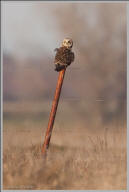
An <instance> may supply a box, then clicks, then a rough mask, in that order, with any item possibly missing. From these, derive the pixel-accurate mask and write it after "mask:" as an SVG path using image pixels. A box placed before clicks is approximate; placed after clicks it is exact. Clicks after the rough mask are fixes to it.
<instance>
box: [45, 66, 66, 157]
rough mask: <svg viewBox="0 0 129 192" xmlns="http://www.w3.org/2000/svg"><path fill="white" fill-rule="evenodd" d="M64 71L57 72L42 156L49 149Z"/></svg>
mask: <svg viewBox="0 0 129 192" xmlns="http://www.w3.org/2000/svg"><path fill="white" fill-rule="evenodd" d="M65 71H66V69H63V70H61V71H60V72H59V76H58V81H57V86H56V91H55V96H54V99H53V102H52V108H51V112H50V116H49V122H48V127H47V130H46V135H45V140H44V143H43V146H42V154H46V152H47V149H48V147H49V143H50V139H51V135H52V129H53V125H54V120H55V116H56V111H57V107H58V102H59V98H60V93H61V88H62V84H63V79H64V75H65Z"/></svg>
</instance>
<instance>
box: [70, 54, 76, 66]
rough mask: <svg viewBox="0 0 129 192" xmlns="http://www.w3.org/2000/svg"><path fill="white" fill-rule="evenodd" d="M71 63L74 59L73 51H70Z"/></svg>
mask: <svg viewBox="0 0 129 192" xmlns="http://www.w3.org/2000/svg"><path fill="white" fill-rule="evenodd" d="M70 57H71V63H72V62H73V61H74V58H75V56H74V53H73V52H71V56H70Z"/></svg>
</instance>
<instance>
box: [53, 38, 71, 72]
mask: <svg viewBox="0 0 129 192" xmlns="http://www.w3.org/2000/svg"><path fill="white" fill-rule="evenodd" d="M72 46H73V41H72V39H69V38H66V39H64V40H63V42H62V46H61V47H60V48H56V49H55V51H56V56H55V61H54V64H55V71H61V70H62V69H65V68H66V67H67V66H68V65H70V64H71V63H72V62H73V61H74V53H73V52H72V51H71V50H72Z"/></svg>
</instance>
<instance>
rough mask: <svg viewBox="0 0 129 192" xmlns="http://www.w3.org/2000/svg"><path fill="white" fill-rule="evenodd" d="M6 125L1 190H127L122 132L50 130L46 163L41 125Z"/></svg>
mask: <svg viewBox="0 0 129 192" xmlns="http://www.w3.org/2000/svg"><path fill="white" fill-rule="evenodd" d="M26 125H27V127H28V125H29V122H28V124H26ZM5 127H6V131H4V141H3V142H4V154H3V186H4V189H83V190H86V189H99V190H100V189H101V190H102V189H103V190H104V189H105V190H111V189H114V190H116V189H119V190H120V189H121V190H122V189H126V129H124V128H123V129H119V130H115V129H109V130H108V132H106V131H103V132H102V131H100V132H98V135H97V134H93V133H92V132H89V131H88V130H86V129H85V130H83V129H81V130H80V132H79V131H78V129H77V128H75V129H74V132H72V131H64V132H63V130H62V131H56V129H55V130H54V132H53V136H52V140H51V146H50V150H49V152H48V156H47V160H46V161H45V160H44V159H43V158H42V155H41V152H40V151H41V143H42V139H43V138H42V136H43V135H42V134H41V133H42V128H41V127H40V126H39V128H34V127H29V128H28V129H27V130H25V128H23V129H22V128H21V129H20V130H19V131H18V130H17V126H16V124H14V127H12V128H10V123H8V122H6V123H5ZM21 130H22V131H21ZM112 130H115V131H112ZM68 141H69V142H68Z"/></svg>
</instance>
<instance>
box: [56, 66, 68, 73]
mask: <svg viewBox="0 0 129 192" xmlns="http://www.w3.org/2000/svg"><path fill="white" fill-rule="evenodd" d="M65 68H66V66H64V65H60V64H55V71H57V72H59V71H61V70H62V69H65Z"/></svg>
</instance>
